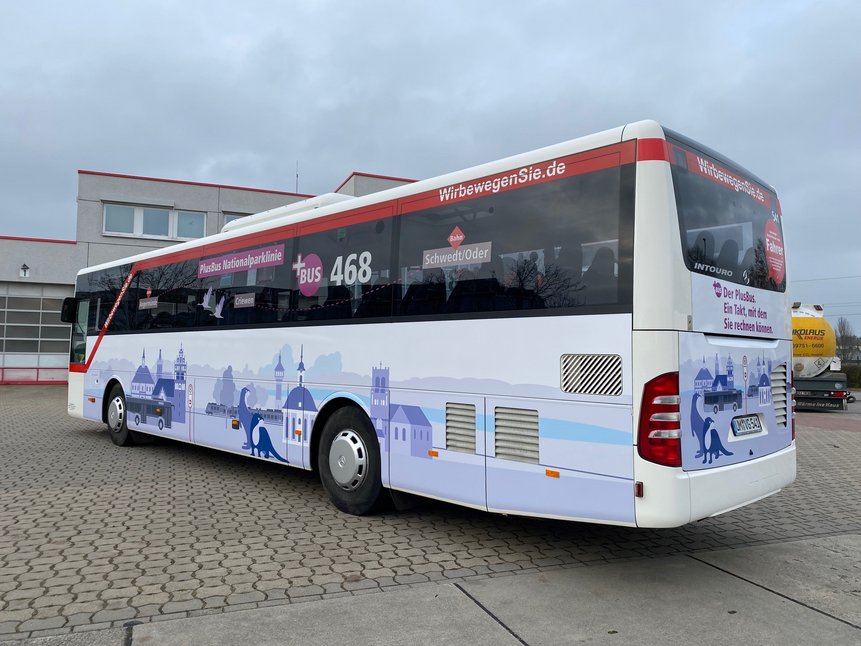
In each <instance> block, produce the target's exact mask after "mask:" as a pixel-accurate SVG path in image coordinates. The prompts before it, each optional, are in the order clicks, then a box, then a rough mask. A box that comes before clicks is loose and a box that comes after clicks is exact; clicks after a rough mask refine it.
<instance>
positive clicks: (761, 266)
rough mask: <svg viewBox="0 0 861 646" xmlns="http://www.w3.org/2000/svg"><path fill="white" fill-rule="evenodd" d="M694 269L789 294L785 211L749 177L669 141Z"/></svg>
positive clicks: (682, 222) (689, 259) (687, 258)
mask: <svg viewBox="0 0 861 646" xmlns="http://www.w3.org/2000/svg"><path fill="white" fill-rule="evenodd" d="M667 144H668V146H669V152H670V167H671V169H672V175H673V186H674V188H675V194H676V205H677V207H678V212H679V225H680V228H681V234H682V240H681V242H682V249H683V254H684V257H685V263H686V264H687V266H688V269H690V270H691V271H695V272H697V273H701V274H706V275H709V276H715V277H718V278H721V279H722V280H726V281H730V282H733V283H738V284H741V285H747V286H750V287H757V288H760V289H768V290H771V291H777V292H783V291H785V290H786V271H785V267H786V265H785V260H784V243H783V229H782V224H781V217H780V205H779V203H778V201H777V196H776V195H775V194H774V192H773V191H771V190H770V189H768V188H766V187H765V186H763V185H762V184H761V183H760V182H758V181H755V180H753V179H750V178H749V177H748V176H746V173H744V172H743V171H741V170H739V169H738V168H735V167H733V166H731V165H730V164H728V163H727V162H726V161H725V160H718V159H715V158H714V157H712V156H710V155H707V154H705V153H703V152H700V151H699V150H696V149H694V148H692V147H691V146H689V145H686V144H683V143H681V142H679V141H676V140H674V139H672V138H670V137H668V138H667Z"/></svg>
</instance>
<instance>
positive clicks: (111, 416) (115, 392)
mask: <svg viewBox="0 0 861 646" xmlns="http://www.w3.org/2000/svg"><path fill="white" fill-rule="evenodd" d="M127 416H128V409H127V408H126V396H125V395H124V394H123V389H122V387H121V386H119V385H116V386H114V387H113V388H111V394H110V395H108V409H107V411H106V412H105V421H106V422H107V424H108V433H109V434H110V436H111V442H113V443H114V444H116V445H117V446H130V445H132V444H134V440H133V439H132V434H131V431H129V426H128V419H127Z"/></svg>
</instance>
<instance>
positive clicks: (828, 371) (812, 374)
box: [792, 303, 850, 410]
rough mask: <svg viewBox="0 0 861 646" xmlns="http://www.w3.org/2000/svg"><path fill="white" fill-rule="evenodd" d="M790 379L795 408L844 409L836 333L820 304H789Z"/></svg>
mask: <svg viewBox="0 0 861 646" xmlns="http://www.w3.org/2000/svg"><path fill="white" fill-rule="evenodd" d="M792 381H793V386H795V401H796V405H795V408H796V410H846V408H847V403H848V400H849V396H850V395H849V387H848V383H847V381H846V374H845V373H843V372H841V366H840V357H838V356H837V336H836V335H835V334H834V328H832V327H831V325H830V324H829V323H828V320H827V319H826V318H825V310H824V308H823V307H822V306H821V305H804V304H802V303H793V304H792Z"/></svg>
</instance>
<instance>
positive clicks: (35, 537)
mask: <svg viewBox="0 0 861 646" xmlns="http://www.w3.org/2000/svg"><path fill="white" fill-rule="evenodd" d="M856 411H861V404H855V405H853V407H852V410H850V411H849V412H848V413H802V414H800V416H799V424H798V446H799V465H798V466H799V472H798V480H797V481H796V483H795V484H794V485H792V486H791V487H789V488H787V489H786V490H785V491H783V492H781V493H779V494H777V495H775V496H772V497H771V498H768V499H766V500H764V501H761V502H759V503H756V504H754V505H751V506H748V507H746V508H744V509H741V510H737V511H734V512H731V513H729V514H725V515H723V516H720V517H717V518H712V519H708V520H705V521H702V522H700V523H696V524H694V525H690V526H687V527H682V528H679V529H672V530H637V529H629V528H617V527H605V526H598V525H586V524H579V523H563V522H557V521H547V520H536V519H525V518H517V517H503V516H496V515H490V514H482V513H478V512H475V511H472V510H469V509H464V508H459V507H456V506H452V505H446V504H442V503H435V502H428V503H426V504H424V505H423V506H421V507H420V508H419V509H416V510H413V511H409V512H400V513H396V512H389V513H384V514H381V515H376V516H369V517H363V518H357V517H352V516H347V515H344V514H341V513H340V512H338V511H337V510H335V509H334V507H332V506H331V505H330V504H329V502H328V500H327V498H326V496H325V494H324V493H323V491H322V489H321V487H320V485H319V483H318V482H317V480H316V479H315V477H314V476H313V475H311V474H308V473H304V472H300V471H296V470H291V469H284V468H279V467H277V466H275V465H272V464H266V463H261V462H258V461H253V460H248V459H245V458H242V457H237V456H232V455H228V454H224V453H219V452H216V451H211V450H208V449H202V448H198V447H193V446H188V445H185V444H181V443H176V442H169V441H159V442H157V443H156V444H154V445H152V446H142V447H134V448H118V447H116V446H114V445H113V444H112V443H111V442H110V439H109V438H108V437H107V434H106V432H105V431H103V428H102V426H100V425H98V424H93V423H90V422H80V421H76V420H73V419H71V418H69V417H67V416H66V414H65V389H64V388H61V387H10V386H7V387H0V442H2V447H3V450H2V452H0V640H21V639H27V638H37V637H42V636H50V635H62V634H70V633H80V632H91V631H97V630H101V629H109V628H113V629H120V628H123V627H124V626H126V625H127V624H128V623H129V622H131V621H137V622H155V621H163V620H169V619H176V618H188V617H195V616H202V615H208V614H222V613H224V612H228V611H236V610H253V609H262V608H267V607H270V606H286V605H290V604H296V603H298V602H300V601H312V600H321V599H336V598H338V597H344V598H345V599H346V598H349V597H353V596H355V595H361V594H368V593H374V592H380V591H383V590H391V589H397V588H402V589H407V588H410V587H426V586H424V585H423V584H427V583H429V582H443V581H445V582H455V583H457V584H458V585H460V586H464V587H463V588H462V589H463V590H470V589H475V590H480V589H481V582H482V581H486V580H489V579H492V578H496V577H498V576H511V575H528V574H533V575H534V574H539V573H542V574H543V576H551V577H552V576H553V575H554V573H556V572H558V571H563V570H565V569H567V568H573V567H579V566H595V565H607V564H614V563H622V562H629V563H630V562H637V563H639V562H642V561H643V560H644V559H651V558H656V557H672V556H682V555H697V554H700V555H703V557H702V560H703V563H705V562H707V561H708V559H709V558H712V557H710V556H709V557H706V556H705V555H706V554H711V553H713V552H714V551H715V550H721V549H727V548H729V549H733V550H738V551H739V552H740V551H741V548H751V547H756V546H762V545H771V544H777V543H786V542H789V541H800V540H802V539H813V538H816V539H825V538H827V537H845V536H849V535H855V534H859V533H861V502H859V500H861V499H859V496H858V495H857V493H856V486H857V483H858V482H859V480H861V460H859V459H858V456H859V452H861V414H858V412H856ZM848 545H850V548H849V549H855V548H854V547H851V546H852V545H858V543H857V542H856V543H849V544H848ZM844 547H845V546H844ZM851 558H852V556H851V554H850V559H851ZM859 558H861V555H857V554H856V555H854V559H855V563H857V562H858V561H859ZM726 567H728V568H729V567H730V565H727V566H726ZM512 581H521V582H522V585H526V582H528V581H529V578H528V577H526V578H515V579H512ZM470 586H472V587H471V588H470ZM418 593H419V592H418V591H417V592H416V594H418ZM844 623H845V622H844ZM850 624H851V621H850ZM92 636H93V637H95V634H93V635H92ZM521 641H522V640H521ZM153 643H155V642H153Z"/></svg>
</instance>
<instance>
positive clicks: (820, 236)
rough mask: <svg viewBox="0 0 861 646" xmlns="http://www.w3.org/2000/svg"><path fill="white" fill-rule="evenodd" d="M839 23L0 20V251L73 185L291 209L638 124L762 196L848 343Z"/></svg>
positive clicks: (44, 228) (45, 7)
mask: <svg viewBox="0 0 861 646" xmlns="http://www.w3.org/2000/svg"><path fill="white" fill-rule="evenodd" d="M859 26H861V3H859V2H857V0H847V1H845V2H843V1H837V0H835V1H831V2H813V1H807V0H800V1H785V2H776V1H774V2H742V1H739V2H720V1H718V2H709V3H701V2H683V1H681V0H679V1H678V2H668V1H658V2H640V1H635V0H628V1H619V0H610V1H603V2H585V1H574V0H569V1H564V0H559V1H555V2H554V1H532V2H510V1H508V0H495V1H491V0H488V1H481V0H476V1H470V0H458V1H453V0H435V1H433V2H426V1H422V2H403V1H390V2H382V1H376V0H362V1H361V2H359V1H348V0H341V1H339V2H334V1H325V0H314V1H311V0H304V1H302V0H290V1H289V2H274V1H273V2H258V1H254V0H246V1H244V2H241V3H239V2H235V1H234V0H231V1H221V0H207V1H205V2H204V1H195V0H190V1H189V0H187V1H185V2H182V3H177V2H173V1H171V2H167V1H164V2H161V1H157V0H148V1H147V2H143V1H142V0H141V1H137V2H135V1H128V2H116V1H115V0H110V1H104V2H96V1H92V0H80V1H79V2H67V1H52V2H48V1H41V0H32V1H30V2H14V1H12V0H5V1H3V2H0V235H11V236H31V237H46V238H66V239H73V238H74V236H75V215H76V202H75V198H76V192H77V170H78V169H89V170H97V171H106V172H114V173H127V174H133V175H146V176H154V177H165V178H173V179H184V180H192V181H202V182H214V183H222V184H233V185H240V186H249V187H260V188H271V189H278V190H286V191H293V190H294V189H295V188H296V178H295V172H296V163H297V161H298V163H299V167H300V177H299V191H300V192H302V193H314V194H316V193H323V192H328V191H331V190H334V189H335V188H336V187H337V186H338V185H339V184H340V183H341V182H342V181H343V180H344V179H345V178H346V177H347V176H348V175H349V173H350V172H351V171H353V170H359V171H364V172H370V173H379V174H384V175H395V176H399V177H410V178H417V179H418V178H425V177H431V176H434V175H438V174H441V173H444V172H448V171H452V170H457V169H459V168H464V167H467V166H471V165H474V164H477V163H481V162H485V161H490V160H493V159H497V158H499V157H503V156H506V155H510V154H514V153H518V152H523V151H526V150H529V149H532V148H537V147H540V146H543V145H548V144H552V143H557V142H559V141H563V140H566V139H571V138H574V137H577V136H580V135H585V134H589V133H591V132H595V131H598V130H603V129H606V128H610V127H614V126H618V125H621V124H624V123H627V122H630V121H636V120H640V119H643V118H653V119H657V120H658V121H660V122H662V123H664V124H666V125H667V126H669V127H671V128H673V129H675V130H678V131H680V132H682V133H684V134H686V135H688V136H689V137H692V138H694V139H696V140H698V141H700V142H702V143H704V144H706V145H707V146H711V147H713V148H716V149H717V150H719V151H721V152H722V153H724V154H725V155H727V156H729V157H730V158H732V159H735V160H736V161H737V162H739V163H740V164H742V165H743V166H745V167H747V168H749V169H750V170H752V171H753V172H754V173H756V174H757V175H759V176H760V177H763V178H764V179H766V180H767V181H769V182H771V183H772V184H773V185H774V186H775V187H776V188H777V191H778V194H779V195H780V197H781V203H782V207H783V214H784V221H785V237H786V242H787V253H788V260H789V279H790V291H791V294H792V297H793V299H795V300H802V301H805V302H821V303H825V304H826V305H827V307H828V311H829V314H831V315H832V317H831V318H832V320H836V317H837V316H839V315H841V314H842V315H845V316H847V317H849V320H850V321H851V322H852V324H853V327H854V328H855V332H856V333H861V244H859V231H861V227H859V215H861V213H859V206H858V205H859V201H861V200H859V198H861V195H859V193H861V190H859V186H861V126H859V123H861V116H859V115H861V37H859V33H858V28H859Z"/></svg>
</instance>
